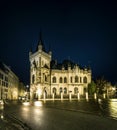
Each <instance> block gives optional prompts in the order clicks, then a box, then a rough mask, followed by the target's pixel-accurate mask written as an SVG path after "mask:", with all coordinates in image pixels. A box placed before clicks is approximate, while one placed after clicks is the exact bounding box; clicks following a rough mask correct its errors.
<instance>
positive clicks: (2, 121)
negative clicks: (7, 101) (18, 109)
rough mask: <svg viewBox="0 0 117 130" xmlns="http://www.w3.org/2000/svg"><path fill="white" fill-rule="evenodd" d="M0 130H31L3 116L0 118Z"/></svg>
mask: <svg viewBox="0 0 117 130" xmlns="http://www.w3.org/2000/svg"><path fill="white" fill-rule="evenodd" d="M0 130H31V129H30V128H29V127H28V126H27V125H26V124H23V123H22V124H21V123H19V121H18V120H17V119H15V118H14V119H13V117H10V116H5V117H3V116H2V118H0Z"/></svg>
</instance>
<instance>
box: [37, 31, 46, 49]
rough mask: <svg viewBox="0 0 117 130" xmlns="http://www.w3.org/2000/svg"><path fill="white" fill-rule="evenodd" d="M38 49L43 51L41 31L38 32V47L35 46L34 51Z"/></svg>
mask: <svg viewBox="0 0 117 130" xmlns="http://www.w3.org/2000/svg"><path fill="white" fill-rule="evenodd" d="M39 48H42V50H43V51H45V46H44V44H43V40H42V31H41V30H40V33H39V41H38V45H37V48H36V51H38V49H39Z"/></svg>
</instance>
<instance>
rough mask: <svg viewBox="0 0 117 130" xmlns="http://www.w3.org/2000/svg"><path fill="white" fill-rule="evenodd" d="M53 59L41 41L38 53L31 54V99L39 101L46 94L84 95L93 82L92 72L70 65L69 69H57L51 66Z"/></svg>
mask: <svg viewBox="0 0 117 130" xmlns="http://www.w3.org/2000/svg"><path fill="white" fill-rule="evenodd" d="M51 58H52V53H51V52H48V53H47V52H45V51H44V49H43V44H42V41H41V40H40V42H39V44H38V49H37V51H36V52H35V53H32V52H30V53H29V59H30V94H31V95H30V96H31V98H32V99H34V98H38V99H39V98H41V97H42V96H43V95H44V94H46V96H50V95H52V94H53V93H54V94H55V95H60V94H61V92H62V93H63V94H64V95H67V94H69V93H71V94H74V95H76V94H77V93H79V94H80V95H83V94H84V93H85V91H86V89H87V86H88V84H89V83H90V82H91V70H90V69H87V68H84V69H81V68H80V67H79V66H78V65H74V66H73V67H71V66H70V65H68V67H67V69H66V68H65V67H64V66H63V67H62V68H61V69H58V68H56V69H55V68H52V67H51V66H50V64H51Z"/></svg>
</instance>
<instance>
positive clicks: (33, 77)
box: [32, 74, 35, 84]
mask: <svg viewBox="0 0 117 130" xmlns="http://www.w3.org/2000/svg"><path fill="white" fill-rule="evenodd" d="M34 82H35V76H34V74H33V75H32V83H33V84H34Z"/></svg>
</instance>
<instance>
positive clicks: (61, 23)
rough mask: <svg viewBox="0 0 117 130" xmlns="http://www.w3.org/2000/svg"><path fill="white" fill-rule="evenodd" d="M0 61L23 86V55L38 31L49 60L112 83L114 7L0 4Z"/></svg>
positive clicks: (115, 74) (116, 29) (116, 64)
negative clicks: (72, 64) (83, 69)
mask: <svg viewBox="0 0 117 130" xmlns="http://www.w3.org/2000/svg"><path fill="white" fill-rule="evenodd" d="M0 18H1V20H0V59H1V60H2V61H3V62H4V63H5V64H7V65H8V66H11V69H12V70H13V71H14V72H15V73H16V74H17V75H18V76H19V78H20V80H21V81H23V82H24V83H25V84H29V51H30V49H31V47H33V51H34V50H35V49H36V46H37V43H38V40H39V33H40V29H41V30H42V38H43V41H44V44H45V47H46V50H48V49H49V45H51V50H52V52H53V59H57V60H58V62H62V60H64V59H71V60H72V61H73V62H76V63H78V64H80V65H81V66H83V67H84V66H89V65H90V66H91V69H92V72H93V78H94V79H95V78H97V77H98V76H104V77H105V79H107V80H108V81H111V82H113V83H116V82H117V52H116V51H117V4H116V3H113V2H111V1H110V2H108V1H106V2H104V1H103V2H102V1H97V2H88V1H87V2H85V1H84V2H73V1H71V2H70V1H68V0H67V1H65V0H58V1H57V0H54V1H49V0H43V1H40V0H38V2H37V1H34V0H32V1H30V0H29V1H27V2H26V1H25V2H24V1H23V2H21V1H19V2H18V1H17V3H16V2H13V1H10V2H8V1H7V0H6V1H4V2H3V3H0Z"/></svg>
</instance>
